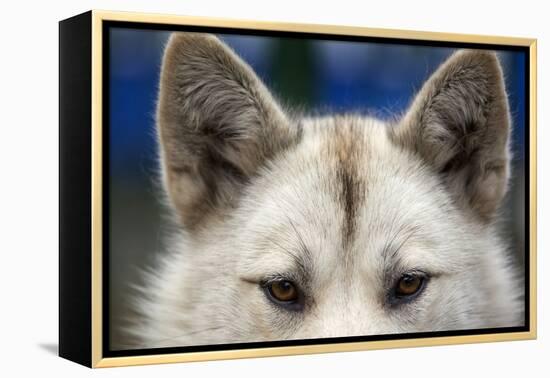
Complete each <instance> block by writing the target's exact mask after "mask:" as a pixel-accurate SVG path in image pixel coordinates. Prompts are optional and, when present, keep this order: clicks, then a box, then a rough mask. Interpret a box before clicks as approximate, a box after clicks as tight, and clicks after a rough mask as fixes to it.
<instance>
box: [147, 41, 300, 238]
mask: <svg viewBox="0 0 550 378" xmlns="http://www.w3.org/2000/svg"><path fill="white" fill-rule="evenodd" d="M157 129H158V135H159V140H160V146H161V160H162V166H163V176H164V177H163V181H164V185H165V188H166V190H167V193H168V196H169V199H170V201H171V203H172V205H173V207H174V208H175V209H176V210H177V212H178V214H179V216H180V219H181V221H182V223H183V225H184V226H186V227H187V228H193V227H195V226H197V225H200V224H201V223H202V222H203V221H204V220H205V219H206V218H208V217H209V216H210V215H213V214H216V213H221V212H223V211H225V210H227V208H230V207H231V206H232V205H234V204H235V203H236V201H237V199H238V198H239V195H240V193H241V191H242V190H243V189H244V186H245V185H246V183H247V182H248V181H249V180H250V178H252V177H253V176H254V174H255V173H257V172H258V170H259V168H260V167H261V166H262V164H263V163H265V162H266V161H267V160H268V159H269V158H270V157H272V156H273V155H274V154H275V153H277V152H278V151H280V150H281V149H284V148H286V147H288V146H289V145H291V144H292V143H293V141H294V139H295V138H296V130H295V129H293V128H291V127H290V126H289V123H288V121H287V119H286V116H285V115H284V113H283V112H282V111H281V109H280V108H279V106H278V105H277V104H276V102H275V101H274V100H273V98H272V97H271V95H270V94H269V92H268V91H267V89H266V88H265V86H264V85H263V84H262V82H261V81H260V80H259V79H258V78H257V77H256V75H255V74H254V72H253V71H252V69H251V68H250V67H249V66H248V65H247V64H246V63H244V62H243V61H242V60H241V59H240V58H239V57H238V56H237V55H236V54H235V53H234V52H233V51H232V50H230V48H229V47H227V46H226V45H225V44H223V43H222V42H221V41H220V40H218V39H217V38H216V37H214V36H212V35H207V34H194V33H174V34H173V35H172V36H171V38H170V39H169V41H168V44H167V46H166V50H165V53H164V58H163V63H162V71H161V78H160V88H159V101H158V107H157Z"/></svg>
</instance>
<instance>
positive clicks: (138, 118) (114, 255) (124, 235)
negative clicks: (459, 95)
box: [109, 27, 526, 349]
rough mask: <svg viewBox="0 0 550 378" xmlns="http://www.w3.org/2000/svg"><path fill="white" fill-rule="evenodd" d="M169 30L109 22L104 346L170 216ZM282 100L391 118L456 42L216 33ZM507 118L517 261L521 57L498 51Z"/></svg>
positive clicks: (509, 209)
mask: <svg viewBox="0 0 550 378" xmlns="http://www.w3.org/2000/svg"><path fill="white" fill-rule="evenodd" d="M169 35H170V33H169V32H166V31H158V30H138V29H123V28H116V27H112V28H110V33H109V38H110V62H109V65H110V70H109V71H110V78H109V79H110V80H109V82H110V88H109V90H110V114H109V120H110V121H109V122H110V130H109V131H110V162H109V163H110V171H111V176H110V199H111V202H110V204H111V209H110V217H111V230H110V236H111V238H110V239H111V240H110V249H109V259H110V272H109V274H110V284H111V287H110V293H111V295H110V301H111V305H110V310H111V314H110V316H111V326H112V327H111V347H112V348H113V349H120V348H124V344H125V342H124V339H123V337H122V334H121V332H120V326H121V325H122V324H123V322H124V319H125V318H126V317H131V316H132V314H131V311H130V310H129V307H128V302H127V300H128V291H127V284H128V283H130V282H135V281H136V279H138V274H137V270H136V268H137V267H139V266H146V265H147V264H148V263H149V262H151V261H152V259H154V255H155V254H156V253H160V251H161V250H162V240H163V235H164V234H165V233H166V227H167V226H168V222H165V219H163V214H164V210H163V209H162V207H161V205H160V203H159V200H158V198H159V196H158V194H159V188H158V186H157V182H156V178H157V160H156V157H157V145H156V138H155V122H154V115H155V105H156V97H157V87H158V80H159V70H160V64H161V59H162V53H163V48H164V45H165V43H166V40H167V38H168V37H169ZM218 37H220V38H221V39H222V40H223V41H224V42H225V43H227V44H228V45H229V46H231V47H232V48H233V49H234V50H235V51H236V52H237V54H238V55H239V56H241V57H242V58H243V59H244V60H245V61H246V62H247V63H248V64H250V65H251V66H252V68H253V69H254V70H255V71H256V73H257V74H258V76H260V77H261V78H262V80H263V81H264V82H265V83H266V85H267V86H268V87H269V88H270V89H271V91H272V92H273V93H274V94H275V95H276V97H277V98H278V99H280V100H281V102H282V103H283V104H284V105H286V106H290V107H297V108H299V109H301V110H304V111H306V112H308V111H309V112H315V113H316V114H318V113H325V112H339V113H342V112H349V111H353V112H361V113H368V114H370V115H374V116H377V117H379V118H382V119H384V118H389V117H392V116H395V114H396V113H397V114H398V113H401V112H403V111H405V110H406V109H407V106H408V104H409V103H410V101H411V100H412V98H413V96H414V94H415V92H416V91H418V90H419V89H420V88H421V86H422V84H423V83H424V81H425V80H426V79H427V78H428V77H429V75H430V74H431V73H432V72H433V71H434V70H435V69H436V68H437V67H438V66H439V64H441V63H442V62H443V61H444V60H445V59H446V58H447V57H448V56H449V55H450V54H451V53H452V52H453V51H455V49H453V48H443V47H431V46H413V45H404V44H383V43H365V42H347V41H328V40H311V39H307V40H306V39H300V38H278V37H266V36H242V35H227V34H224V35H218ZM499 57H500V60H501V63H502V66H503V69H504V74H505V79H506V87H507V90H508V94H509V101H510V109H511V114H512V118H513V143H512V149H513V154H514V161H513V173H512V174H513V175H512V185H511V187H510V193H509V195H508V197H507V201H506V204H505V208H504V217H503V219H504V220H503V223H502V227H501V228H502V234H503V236H504V237H506V238H508V240H509V241H510V243H511V245H512V246H513V250H512V254H513V256H514V258H515V260H516V261H517V264H518V267H519V268H522V266H523V256H524V222H525V217H524V198H525V192H524V189H525V184H524V182H525V179H524V177H525V176H524V171H523V165H524V155H525V145H524V128H525V116H526V114H525V111H524V109H525V106H524V105H525V100H526V99H525V98H524V94H525V69H526V67H525V64H526V61H525V54H524V53H522V52H515V51H499Z"/></svg>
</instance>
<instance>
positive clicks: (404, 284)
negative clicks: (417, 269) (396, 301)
mask: <svg viewBox="0 0 550 378" xmlns="http://www.w3.org/2000/svg"><path fill="white" fill-rule="evenodd" d="M423 282H424V277H422V276H418V275H414V274H404V275H403V276H401V278H400V279H399V281H398V282H397V286H396V288H395V295H396V296H397V297H408V296H411V295H413V294H416V293H417V292H418V291H419V290H420V289H421V288H422V284H423Z"/></svg>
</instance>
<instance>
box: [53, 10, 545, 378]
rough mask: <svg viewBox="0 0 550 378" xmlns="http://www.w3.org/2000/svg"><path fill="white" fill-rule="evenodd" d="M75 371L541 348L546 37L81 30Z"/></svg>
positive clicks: (125, 26)
mask: <svg viewBox="0 0 550 378" xmlns="http://www.w3.org/2000/svg"><path fill="white" fill-rule="evenodd" d="M59 36H60V56H59V58H60V59H59V61H60V110H59V114H60V251H59V252H60V270H59V275H60V277H59V288H60V298H59V300H60V308H59V310H60V311H59V321H60V327H59V330H60V331H59V353H60V355H61V356H62V357H65V358H67V359H70V360H73V361H75V362H78V363H80V364H83V365H86V366H90V367H107V366H121V365H137V364H148V363H165V362H178V361H200V360H210V359H228V358H242V357H254V356H275V355H286V354H306V353H321V352H330V351H351V350H365V349H374V348H393V347H407V346H428V345H441V344H456V343H471V342H487V341H504V340H520V339H532V338H535V337H536V317H535V315H536V307H535V306H536V288H535V283H536V280H535V278H536V260H535V259H536V256H535V250H536V246H535V240H536V237H535V235H536V218H535V215H536V169H535V164H536V160H535V159H536V134H535V124H536V41H535V40H534V39H522V38H511V37H490V36H474V35H458V34H443V33H430V32H413V31H400V30H380V29H370V28H360V27H340V26H325V25H305V24H304V25H299V24H284V23H263V22H253V21H235V20H222V19H208V18H193V17H181V16H164V15H150V14H133V13H114V12H103V11H91V12H88V13H84V14H82V15H79V16H75V17H73V18H70V19H67V20H64V21H61V22H60V34H59Z"/></svg>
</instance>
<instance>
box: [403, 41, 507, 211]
mask: <svg viewBox="0 0 550 378" xmlns="http://www.w3.org/2000/svg"><path fill="white" fill-rule="evenodd" d="M509 136H510V116H509V111H508V100H507V96H506V91H505V88H504V80H503V75H502V69H501V67H500V64H499V61H498V58H497V56H496V54H495V53H493V52H488V51H480V50H462V51H459V52H457V53H455V54H454V55H452V56H451V57H450V58H449V59H448V60H447V61H446V62H445V63H444V64H443V65H442V66H441V67H440V68H439V69H438V70H437V71H436V72H435V73H434V74H433V75H432V77H431V78H430V79H429V80H428V81H427V82H426V84H425V85H424V87H423V88H422V90H421V91H420V92H419V93H418V95H417V96H416V98H415V100H414V102H413V103H412V105H411V108H410V109H409V111H408V112H407V113H406V115H405V117H404V118H403V119H402V120H401V122H400V124H399V125H398V126H397V127H396V128H395V129H394V130H393V138H394V139H395V140H396V141H397V142H398V143H399V144H401V145H402V146H404V147H405V148H408V149H411V150H413V151H414V152H415V153H418V154H419V155H420V156H421V157H422V158H423V159H424V160H425V161H426V162H427V163H428V164H429V165H430V166H431V167H432V168H433V169H434V170H435V171H436V172H437V173H438V174H439V175H441V177H442V179H443V182H444V183H445V185H446V186H447V188H448V190H449V191H450V192H451V194H452V195H453V196H454V198H455V200H456V201H457V202H458V203H459V204H460V205H461V206H465V207H467V208H468V209H471V210H473V212H474V213H475V214H477V215H478V216H479V217H480V219H481V220H483V221H489V220H490V219H491V217H492V216H493V215H494V213H495V211H496V210H497V208H498V206H499V204H500V202H501V201H502V199H503V197H504V195H505V193H506V189H507V183H508V176H509V171H510V154H509V147H508V144H509Z"/></svg>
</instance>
